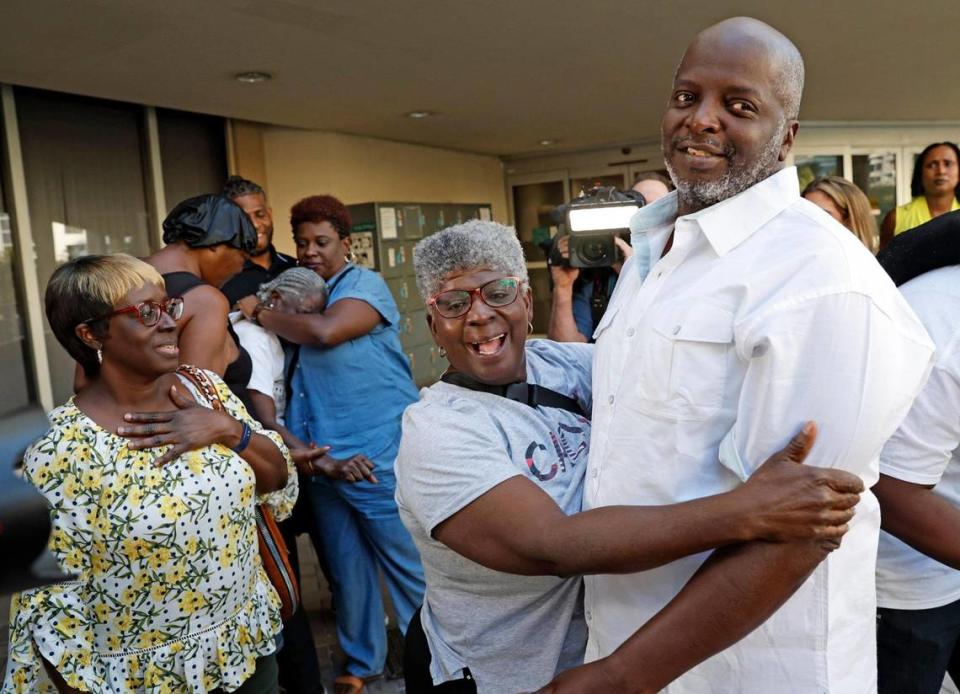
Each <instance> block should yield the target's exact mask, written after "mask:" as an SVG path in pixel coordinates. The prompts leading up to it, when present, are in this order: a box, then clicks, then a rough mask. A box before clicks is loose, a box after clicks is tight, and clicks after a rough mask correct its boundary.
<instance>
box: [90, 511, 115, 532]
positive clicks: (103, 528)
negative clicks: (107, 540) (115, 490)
mask: <svg viewBox="0 0 960 694" xmlns="http://www.w3.org/2000/svg"><path fill="white" fill-rule="evenodd" d="M93 527H94V528H96V529H97V532H98V533H101V534H103V535H109V534H110V531H111V530H112V529H113V525H112V524H111V523H110V515H109V514H108V513H106V512H104V513H98V514H97V520H96V522H95V523H94V524H93Z"/></svg>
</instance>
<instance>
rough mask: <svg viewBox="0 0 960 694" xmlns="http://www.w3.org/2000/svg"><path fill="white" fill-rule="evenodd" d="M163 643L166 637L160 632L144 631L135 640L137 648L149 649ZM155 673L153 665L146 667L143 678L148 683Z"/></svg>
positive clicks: (155, 668)
mask: <svg viewBox="0 0 960 694" xmlns="http://www.w3.org/2000/svg"><path fill="white" fill-rule="evenodd" d="M164 641H166V636H165V635H164V633H163V632H162V631H145V632H143V633H142V634H140V638H138V639H137V646H138V647H139V648H151V647H153V646H159V645H160V644H161V643H163V642H164ZM157 672H158V670H157V666H156V665H154V664H153V663H150V664H149V665H147V671H146V672H145V673H144V676H145V678H146V680H147V682H148V683H149V682H150V680H151V678H152V677H155V676H156V674H157Z"/></svg>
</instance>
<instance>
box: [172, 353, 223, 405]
mask: <svg viewBox="0 0 960 694" xmlns="http://www.w3.org/2000/svg"><path fill="white" fill-rule="evenodd" d="M177 373H178V374H180V375H181V376H183V377H184V378H186V379H187V380H188V381H190V382H191V383H192V384H193V385H194V387H196V389H197V391H198V392H199V393H200V394H201V395H202V396H203V397H205V398H206V399H207V402H209V403H210V407H212V408H213V409H215V410H222V409H223V402H222V401H221V400H220V396H219V395H217V387H216V386H215V385H214V384H213V381H212V380H210V377H209V376H207V373H206V372H205V371H204V370H203V369H198V368H197V367H196V366H193V365H192V364H181V365H180V366H178V367H177Z"/></svg>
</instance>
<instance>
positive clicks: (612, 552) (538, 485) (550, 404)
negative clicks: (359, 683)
mask: <svg viewBox="0 0 960 694" xmlns="http://www.w3.org/2000/svg"><path fill="white" fill-rule="evenodd" d="M413 261H414V271H415V273H416V278H417V288H418V289H419V291H420V294H421V296H422V297H423V299H424V302H425V303H426V305H427V311H428V313H427V315H428V321H429V323H430V330H431V333H432V334H433V340H434V342H435V343H436V344H437V345H438V346H440V347H441V348H443V349H444V351H445V352H446V354H447V358H448V359H449V361H450V368H449V369H448V370H447V372H446V373H445V374H444V376H443V378H442V380H441V382H440V383H437V384H435V385H433V386H431V387H430V388H427V389H424V390H422V391H421V393H420V401H419V402H418V403H416V404H414V405H411V406H410V407H408V408H407V410H406V412H404V415H403V438H402V440H401V443H400V452H399V454H398V456H397V466H396V470H397V503H398V504H399V507H400V513H401V517H402V518H403V521H404V523H406V525H407V527H408V528H409V529H410V532H411V533H412V534H413V537H414V539H415V541H416V543H417V546H418V547H419V548H420V550H421V554H422V556H423V560H424V566H425V567H426V574H427V577H428V583H427V592H426V595H425V597H424V604H423V607H422V609H421V611H420V613H419V615H418V617H415V618H414V620H413V621H412V622H411V624H410V629H409V630H408V631H407V649H406V652H405V663H404V676H405V678H406V690H407V691H408V692H417V694H427V693H429V692H438V693H439V692H445V693H446V694H470V693H473V692H478V691H479V692H518V691H532V690H533V689H536V688H537V687H540V686H542V685H544V684H546V683H547V682H548V681H549V680H550V679H552V678H553V677H554V675H555V674H556V673H558V672H560V671H562V670H565V669H567V668H570V667H575V666H577V665H580V664H581V663H582V661H583V652H584V646H585V643H586V624H585V622H584V615H583V606H582V595H583V594H582V590H583V582H582V579H581V574H584V573H593V572H604V573H607V572H612V573H621V572H630V571H640V570H643V569H647V568H651V567H653V566H656V565H659V564H663V563H665V562H667V561H669V560H670V558H671V557H679V556H683V555H685V554H691V553H696V552H700V551H703V550H705V549H709V548H712V547H716V546H720V545H724V544H727V543H729V542H738V541H742V540H746V539H750V538H760V537H763V538H766V539H770V540H773V541H777V540H786V541H791V540H795V539H798V538H801V539H802V538H808V537H813V536H816V535H818V534H820V533H825V534H833V535H835V536H839V535H840V534H842V532H843V529H844V527H843V526H844V524H845V523H846V522H847V520H849V518H851V517H852V516H853V510H852V508H851V506H852V505H853V504H855V503H856V500H857V498H858V497H857V492H858V491H859V490H862V488H863V485H862V483H861V482H860V480H859V479H858V478H856V477H855V476H853V475H850V474H848V473H844V472H840V471H836V470H822V469H818V468H813V467H807V466H805V465H799V464H798V463H799V462H801V461H802V460H803V457H804V456H805V455H806V454H807V452H808V451H809V445H810V444H811V443H812V438H811V437H809V436H807V435H805V434H804V435H801V436H798V437H797V438H795V439H794V440H793V441H792V442H791V443H790V444H789V445H788V446H787V448H786V449H785V450H783V451H780V452H779V453H778V454H775V455H774V456H772V459H771V461H770V462H769V464H767V465H765V466H764V470H763V472H762V473H761V474H759V475H756V476H755V477H754V478H753V479H752V480H751V481H750V482H749V483H748V484H746V485H743V486H741V487H739V488H738V489H736V490H734V491H732V492H730V493H728V494H724V495H720V496H717V497H713V498H710V499H700V500H698V501H693V502H689V503H681V504H676V505H672V506H652V507H639V506H634V507H620V508H607V509H599V510H596V511H591V512H586V513H580V502H581V499H582V494H583V486H584V482H585V475H584V472H585V469H586V466H585V463H586V460H587V456H588V454H589V440H590V419H589V418H590V412H591V409H592V404H593V403H592V397H591V380H592V379H591V360H592V357H593V345H586V344H573V343H558V342H553V341H550V340H531V339H528V336H529V333H530V323H529V321H530V319H531V317H532V311H533V303H532V300H531V293H530V288H529V284H528V282H529V280H528V276H527V268H526V263H525V262H524V258H523V249H522V248H521V246H520V242H519V240H518V238H517V234H516V232H515V231H514V230H513V229H512V228H510V227H505V226H503V225H501V224H497V223H495V222H483V221H477V220H474V221H470V222H466V223H464V224H460V225H457V226H453V227H449V228H447V229H444V230H443V231H441V232H439V233H438V234H433V235H431V236H429V237H427V238H425V239H424V240H422V241H420V242H419V243H418V244H417V246H416V248H415V249H414V252H413ZM521 384H522V386H523V387H521V388H519V389H518V390H519V392H517V390H516V389H515V390H511V389H512V388H516V387H517V386H521ZM547 389H549V390H547ZM531 394H533V397H532V398H531V397H530V395H531ZM661 462H662V463H663V464H665V465H670V464H672V462H673V461H661ZM824 492H827V494H826V496H823V493H824ZM801 509H803V510H801ZM798 511H799V512H798ZM662 646H663V650H662V657H670V656H671V654H672V651H673V650H674V648H675V644H674V643H673V642H672V641H670V640H664V642H663V644H662ZM608 691H622V690H619V689H613V688H610V689H608ZM578 694H579V693H578Z"/></svg>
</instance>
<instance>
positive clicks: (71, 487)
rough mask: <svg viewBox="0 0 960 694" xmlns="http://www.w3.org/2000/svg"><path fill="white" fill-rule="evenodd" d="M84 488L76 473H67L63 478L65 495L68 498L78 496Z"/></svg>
mask: <svg viewBox="0 0 960 694" xmlns="http://www.w3.org/2000/svg"><path fill="white" fill-rule="evenodd" d="M81 491H83V489H82V488H81V487H80V481H79V480H78V479H77V478H76V476H75V475H67V476H66V477H64V478H63V495H64V496H65V497H67V498H68V499H74V498H76V496H77V494H79V493H80V492H81Z"/></svg>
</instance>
